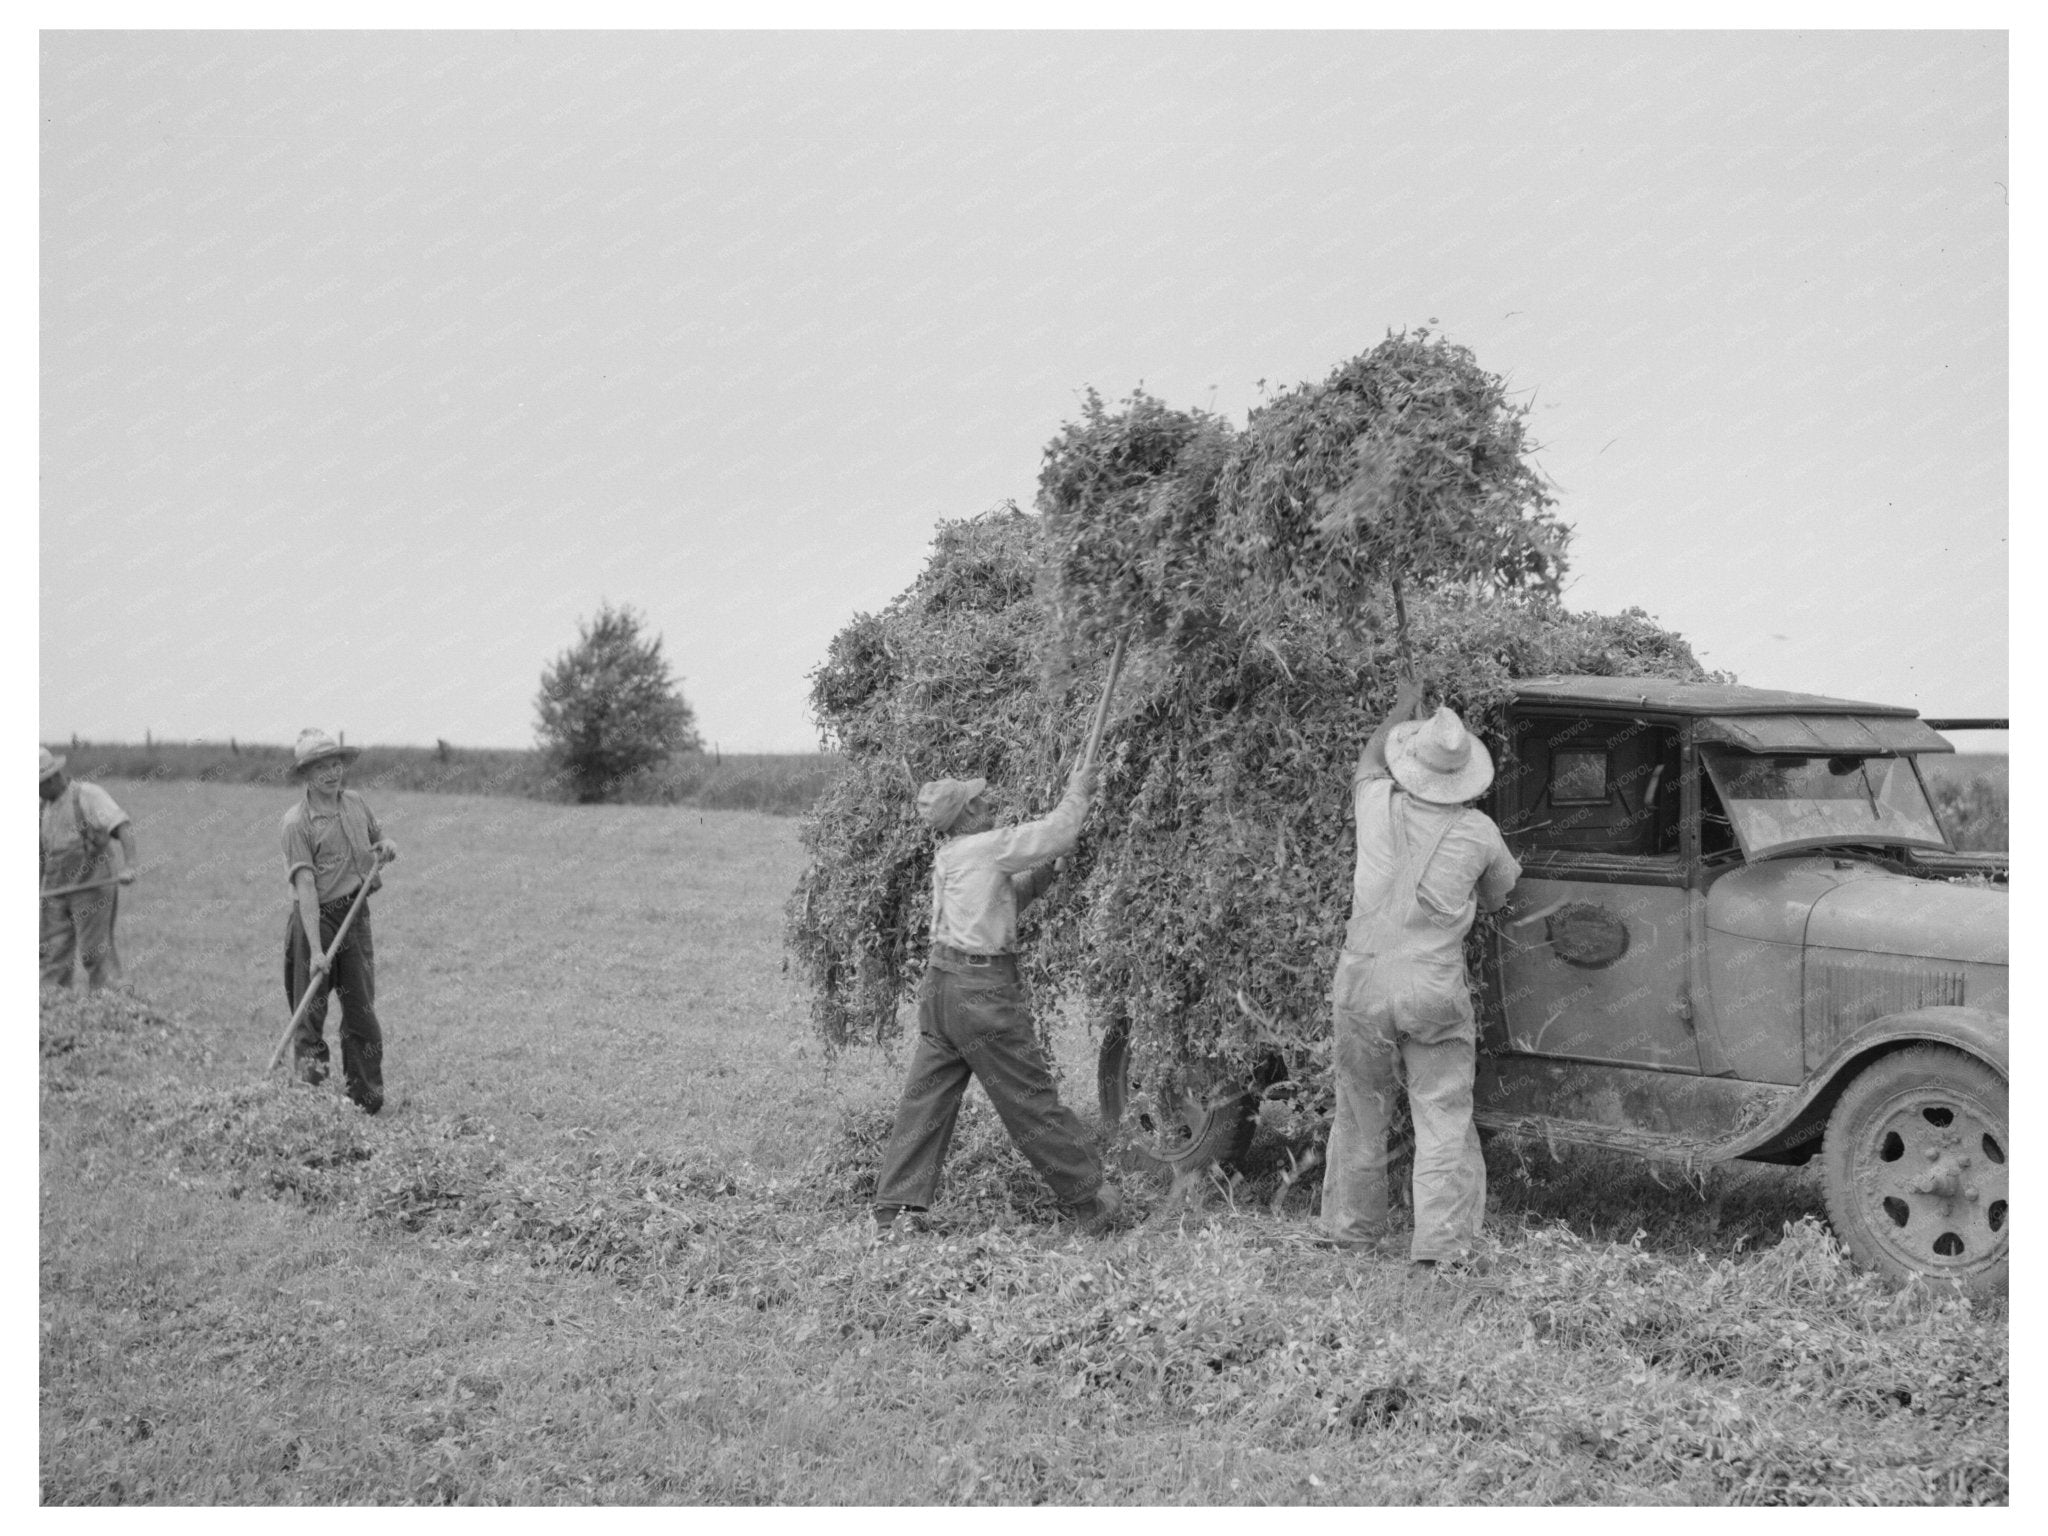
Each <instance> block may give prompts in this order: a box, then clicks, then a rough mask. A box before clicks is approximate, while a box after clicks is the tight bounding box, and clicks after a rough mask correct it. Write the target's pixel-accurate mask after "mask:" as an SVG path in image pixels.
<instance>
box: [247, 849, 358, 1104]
mask: <svg viewBox="0 0 2048 1536" xmlns="http://www.w3.org/2000/svg"><path fill="white" fill-rule="evenodd" d="M383 867H384V855H383V854H382V853H381V852H380V853H379V854H378V855H377V862H376V863H375V864H372V865H371V866H370V879H371V880H374V879H375V878H376V877H377V871H378V870H380V869H382V868H383ZM369 895H370V881H369V880H365V881H364V882H363V883H362V887H361V889H359V890H358V891H357V892H356V899H355V900H354V901H353V902H352V903H350V905H349V909H348V916H346V917H344V918H343V919H342V920H341V926H340V927H339V928H337V929H335V930H334V942H333V943H332V944H330V945H328V946H327V949H326V951H325V953H323V954H322V955H321V957H320V963H321V965H322V967H323V968H325V967H331V966H332V965H333V964H334V956H335V954H336V953H337V952H338V951H339V950H340V949H341V941H342V940H343V939H345V938H347V937H348V931H349V929H350V928H351V927H352V926H353V925H354V923H355V920H356V914H357V913H358V912H360V911H362V910H363V903H364V902H365V901H366V900H368V899H369ZM317 937H318V935H317V934H311V935H308V936H307V940H306V948H307V952H308V953H311V951H312V947H313V944H312V941H313V939H315V938H317ZM314 990H315V983H314V980H313V978H311V977H308V978H307V979H306V990H305V991H304V992H302V993H301V994H300V995H299V1006H298V1007H296V1008H294V1009H293V1010H292V1021H291V1023H289V1024H287V1025H285V1027H284V1033H283V1034H281V1035H279V1036H278V1037H277V1049H276V1050H274V1051H272V1052H271V1053H270V1065H269V1066H267V1067H265V1068H264V1069H263V1070H264V1071H266V1072H275V1071H276V1070H277V1064H278V1063H279V1062H280V1061H282V1060H284V1048H285V1047H286V1046H287V1045H290V1044H291V1040H292V1036H293V1035H294V1034H296V1033H297V1032H298V1028H299V1020H301V1019H303V1018H304V1017H305V1016H306V1010H307V1009H308V1008H310V1007H312V1006H313V993H314Z"/></svg>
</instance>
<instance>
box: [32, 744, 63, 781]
mask: <svg viewBox="0 0 2048 1536" xmlns="http://www.w3.org/2000/svg"><path fill="white" fill-rule="evenodd" d="M36 750H37V751H39V752H41V753H42V754H43V756H42V769H43V775H42V778H39V779H37V780H36V782H37V783H38V784H40V783H42V782H43V779H47V778H48V777H49V776H50V775H51V774H53V773H60V772H62V771H63V768H64V756H63V754H62V753H61V752H52V751H51V750H50V749H49V748H48V747H38V748H37V749H36Z"/></svg>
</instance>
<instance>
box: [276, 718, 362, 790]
mask: <svg viewBox="0 0 2048 1536" xmlns="http://www.w3.org/2000/svg"><path fill="white" fill-rule="evenodd" d="M362 755H363V749H362V748H361V747H344V746H343V745H342V744H341V743H340V742H338V741H336V740H335V739H334V738H333V737H332V736H330V735H328V734H327V733H326V732H325V731H323V730H321V729H320V728H319V727H318V726H312V725H309V726H307V727H306V728H305V729H304V730H303V731H301V732H299V739H298V742H297V743H296V744H295V745H294V746H293V747H292V777H293V778H298V777H299V776H300V775H301V774H303V773H304V772H305V771H306V770H307V769H308V768H310V767H312V766H313V765H314V764H315V763H319V762H325V761H326V760H327V759H328V758H330V757H338V758H340V759H341V760H342V761H343V762H344V763H352V762H354V761H355V760H356V759H357V758H359V757H361V756H362Z"/></svg>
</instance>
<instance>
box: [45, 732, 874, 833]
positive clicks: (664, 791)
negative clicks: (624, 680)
mask: <svg viewBox="0 0 2048 1536" xmlns="http://www.w3.org/2000/svg"><path fill="white" fill-rule="evenodd" d="M57 745H58V747H59V749H60V750H62V751H63V753H64V755H65V757H66V759H67V763H66V767H67V770H68V771H69V773H70V774H71V776H72V777H73V778H79V779H91V780H95V781H97V780H100V779H150V780H163V779H197V780H199V781H201V782H203V783H209V784H264V785H269V786H272V787H281V786H284V785H285V784H286V776H287V771H288V770H289V769H290V767H291V761H292V753H291V748H290V747H280V746H264V745H260V744H257V743H253V742H238V741H149V742H144V743H143V744H141V745H139V746H138V745H136V744H134V743H132V742H91V741H78V740H75V739H74V740H73V741H71V742H70V743H69V744H61V743H60V744H57ZM838 769H839V758H838V756H837V755H836V754H834V753H830V752H779V753H778V752H752V753H743V752H726V753H717V752H686V753H682V754H680V755H678V756H676V757H674V758H672V759H670V760H669V761H668V762H667V763H666V764H664V765H663V766H661V767H659V768H650V769H647V770H645V771H643V772H641V773H639V774H636V775H635V776H634V777H632V778H631V779H629V780H627V781H626V783H625V784H624V785H623V786H622V787H621V790H620V796H619V798H620V800H621V801H622V802H623V803H624V804H628V805H668V806H689V807H692V808H694V809H696V810H707V811H709V810H718V811H767V812H770V813H772V814H775V815H781V816H795V815H800V814H801V813H802V812H804V811H807V810H809V809H810V807H811V803H812V802H813V801H814V800H816V799H817V798H818V795H819V793H820V791H822V790H823V789H824V787H825V785H826V784H827V783H829V782H830V781H831V778H832V775H833V774H835V773H836V772H838ZM349 782H350V783H351V784H352V785H354V786H355V787H356V788H358V789H424V790H432V791H434V792H435V793H437V794H467V795H519V796H523V797H525V798H528V799H534V800H568V799H571V798H572V796H571V794H570V792H569V791H568V789H567V788H565V786H564V784H563V782H562V780H561V778H560V777H559V775H557V774H556V773H554V772H553V771H552V770H551V769H550V768H549V767H548V764H547V762H546V761H545V759H543V758H542V756H541V755H540V754H539V753H538V752H531V751H517V750H513V749H509V748H498V747H454V746H449V745H448V744H446V743H445V742H444V743H442V744H441V745H440V746H439V747H365V748H364V749H363V755H362V757H361V758H359V759H358V760H357V762H356V764H355V766H354V767H353V768H352V769H351V770H350V772H349Z"/></svg>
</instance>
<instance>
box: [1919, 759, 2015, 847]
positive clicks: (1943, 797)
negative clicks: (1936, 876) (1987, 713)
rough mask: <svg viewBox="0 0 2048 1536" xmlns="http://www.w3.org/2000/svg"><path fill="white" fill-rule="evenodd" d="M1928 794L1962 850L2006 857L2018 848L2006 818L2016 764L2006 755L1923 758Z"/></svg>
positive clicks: (1921, 760) (1921, 761)
mask: <svg viewBox="0 0 2048 1536" xmlns="http://www.w3.org/2000/svg"><path fill="white" fill-rule="evenodd" d="M1920 766H1921V767H1922V769H1923V770H1925V772H1926V775H1927V791H1928V793H1929V794H1931V795H1932V796H1933V797H1934V808H1935V810H1937V811H1939V812H1940V813H1941V824H1942V825H1943V826H1944V827H1946V828H1947V829H1948V835H1949V838H1950V840H1951V841H1953V842H1954V843H1955V845H1956V846H1957V847H1958V848H1969V849H1976V850H1979V851H1982V852H1988V853H2003V852H2005V851H2006V850H2007V849H2008V848H2010V847H2011V846H2012V831H2011V826H2010V823H2009V822H2008V820H2007V815H2006V803H2007V797H2008V795H2009V793H2010V778H2011V762H2010V760H2009V759H2008V758H2007V756H2006V754H2005V753H2003V752H1957V753H1954V754H1950V755H1942V756H1934V757H1923V758H1922V759H1920Z"/></svg>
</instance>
